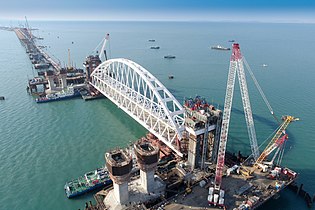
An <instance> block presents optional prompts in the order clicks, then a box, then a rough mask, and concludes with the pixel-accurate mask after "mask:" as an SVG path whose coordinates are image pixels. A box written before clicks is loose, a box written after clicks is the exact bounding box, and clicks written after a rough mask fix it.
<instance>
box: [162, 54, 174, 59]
mask: <svg viewBox="0 0 315 210" xmlns="http://www.w3.org/2000/svg"><path fill="white" fill-rule="evenodd" d="M164 58H168V59H173V58H176V57H175V55H165V56H164Z"/></svg>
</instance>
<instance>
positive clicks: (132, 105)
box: [90, 58, 185, 156]
mask: <svg viewBox="0 0 315 210" xmlns="http://www.w3.org/2000/svg"><path fill="white" fill-rule="evenodd" d="M90 84H91V85H92V86H94V87H95V88H96V89H97V90H99V91H100V92H101V93H102V94H103V95H105V96H106V97H107V98H108V99H110V100H111V101H112V102H113V103H115V104H116V105H117V106H118V107H119V108H121V109H122V110H123V111H124V112H126V113H127V114H128V115H129V116H131V117H132V118H133V119H135V120H136V121H137V122H138V123H140V124H141V125H142V126H143V127H145V128H146V129H147V130H148V131H150V132H151V133H152V134H154V135H155V136H156V137H158V138H159V139H160V140H161V141H163V142H164V143H165V144H166V145H167V146H169V147H170V148H171V149H172V150H173V151H175V152H176V153H177V154H178V155H180V156H182V153H181V152H180V151H179V149H178V148H177V147H176V141H177V140H181V138H182V132H183V131H184V129H185V128H184V109H183V107H182V105H181V104H180V103H179V102H178V101H177V100H176V98H175V97H174V96H173V95H172V94H171V93H170V92H169V91H168V90H167V88H166V87H165V86H164V85H163V84H162V83H161V82H160V81H159V80H158V79H157V78H155V77H154V76H153V75H152V74H151V73H150V72H149V71H148V70H146V69H145V68H144V67H142V66H140V65H139V64H137V63H135V62H133V61H131V60H128V59H124V58H117V59H110V60H107V61H105V62H103V63H102V64H100V65H99V66H98V67H97V68H96V69H95V70H94V71H93V73H92V74H91V81H90Z"/></svg>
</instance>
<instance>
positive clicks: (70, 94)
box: [35, 87, 80, 103]
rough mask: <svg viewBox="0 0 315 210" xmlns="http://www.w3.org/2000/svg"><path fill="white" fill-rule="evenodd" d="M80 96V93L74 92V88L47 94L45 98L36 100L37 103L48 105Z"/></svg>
mask: <svg viewBox="0 0 315 210" xmlns="http://www.w3.org/2000/svg"><path fill="white" fill-rule="evenodd" d="M78 96H80V92H79V91H77V90H74V89H73V87H68V89H67V90H63V91H60V92H56V93H51V94H47V95H46V96H44V97H39V98H36V99H35V101H36V103H46V102H51V101H61V100H65V99H70V98H74V97H78Z"/></svg>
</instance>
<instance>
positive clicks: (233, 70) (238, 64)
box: [215, 43, 259, 189]
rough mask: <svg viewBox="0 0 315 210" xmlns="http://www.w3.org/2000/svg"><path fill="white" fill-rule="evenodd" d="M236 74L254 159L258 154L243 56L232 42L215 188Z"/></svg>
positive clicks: (224, 146)
mask: <svg viewBox="0 0 315 210" xmlns="http://www.w3.org/2000/svg"><path fill="white" fill-rule="evenodd" d="M236 74H238V80H239V84H240V90H241V96H242V102H243V107H244V113H245V119H246V124H247V130H248V135H249V139H250V145H251V150H252V154H253V157H254V158H255V160H256V159H257V158H258V156H259V150H258V145H257V139H256V132H255V127H254V120H253V115H252V110H251V106H250V101H249V95H248V89H247V83H246V77H245V72H244V65H243V58H242V54H241V51H240V48H239V44H237V43H234V44H233V51H232V56H231V60H230V67H229V74H228V81H227V87H226V95H225V101H224V110H223V119H222V127H221V134H220V144H219V151H218V159H217V166H216V175H215V188H216V189H220V186H221V182H222V174H223V167H224V158H225V150H226V143H227V136H228V130H229V124H230V117H231V109H232V101H233V92H234V85H235V77H236Z"/></svg>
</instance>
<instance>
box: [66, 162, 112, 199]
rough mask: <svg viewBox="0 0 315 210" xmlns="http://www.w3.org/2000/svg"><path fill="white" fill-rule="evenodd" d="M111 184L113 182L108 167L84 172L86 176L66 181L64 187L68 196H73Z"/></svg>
mask: <svg viewBox="0 0 315 210" xmlns="http://www.w3.org/2000/svg"><path fill="white" fill-rule="evenodd" d="M110 184H112V180H111V179H110V177H109V173H108V171H107V168H98V169H96V170H94V171H90V172H88V173H86V174H84V176H80V177H79V178H77V179H74V180H71V181H69V182H66V184H65V187H64V189H65V193H66V195H67V197H68V198H73V197H76V196H79V195H83V194H85V193H87V192H90V191H92V190H95V189H99V188H101V187H106V186H108V185H110Z"/></svg>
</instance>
